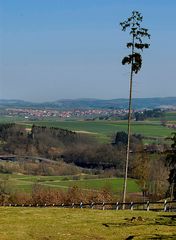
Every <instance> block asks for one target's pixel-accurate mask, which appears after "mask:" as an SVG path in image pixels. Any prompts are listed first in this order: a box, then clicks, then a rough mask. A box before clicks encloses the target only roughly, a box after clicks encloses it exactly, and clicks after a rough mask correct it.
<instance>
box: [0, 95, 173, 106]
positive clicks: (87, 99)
mask: <svg viewBox="0 0 176 240" xmlns="http://www.w3.org/2000/svg"><path fill="white" fill-rule="evenodd" d="M165 98H167V99H168V98H176V96H166V97H134V98H133V100H140V99H165ZM89 100H94V101H96V100H98V101H112V100H127V101H128V100H129V99H128V98H109V99H105V98H104V99H103V98H61V99H55V100H50V101H35V102H34V101H27V100H23V99H5V98H4V99H1V98H0V101H20V102H29V103H34V104H35V103H36V104H41V103H52V102H59V101H89ZM175 105H176V103H175Z"/></svg>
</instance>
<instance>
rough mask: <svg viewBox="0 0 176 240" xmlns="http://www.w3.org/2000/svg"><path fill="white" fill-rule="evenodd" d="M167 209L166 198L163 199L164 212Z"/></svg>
mask: <svg viewBox="0 0 176 240" xmlns="http://www.w3.org/2000/svg"><path fill="white" fill-rule="evenodd" d="M166 211H167V200H164V212H166Z"/></svg>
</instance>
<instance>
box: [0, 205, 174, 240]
mask: <svg viewBox="0 0 176 240" xmlns="http://www.w3.org/2000/svg"><path fill="white" fill-rule="evenodd" d="M139 217H140V218H141V219H142V220H141V221H139V220H136V221H131V220H132V218H136V219H138V218H139ZM175 229H176V216H175V214H173V213H164V212H160V213H156V212H147V211H128V210H125V211H115V210H109V211H106V210H105V211H103V210H88V209H59V208H58V209H57V208H21V207H19V208H12V207H1V208H0V233H1V235H0V239H1V240H24V239H25V240H83V239H84V240H124V239H134V240H147V239H148V240H149V239H150V240H151V239H176V232H175Z"/></svg>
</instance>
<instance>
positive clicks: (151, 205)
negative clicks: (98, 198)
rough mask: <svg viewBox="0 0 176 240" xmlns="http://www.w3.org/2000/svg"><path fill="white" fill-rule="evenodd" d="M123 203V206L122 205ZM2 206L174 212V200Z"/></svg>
mask: <svg viewBox="0 0 176 240" xmlns="http://www.w3.org/2000/svg"><path fill="white" fill-rule="evenodd" d="M124 205H125V206H124ZM1 206H4V207H58V208H80V209H83V208H90V209H100V210H122V209H124V208H125V209H126V210H143V211H164V212H167V211H172V212H176V201H167V200H165V201H163V202H150V201H147V202H128V203H122V202H116V203H110V202H101V203H100V202H99V203H96V202H91V203H83V202H81V203H72V204H64V203H62V204H5V203H4V204H1Z"/></svg>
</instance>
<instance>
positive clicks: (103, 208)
mask: <svg viewBox="0 0 176 240" xmlns="http://www.w3.org/2000/svg"><path fill="white" fill-rule="evenodd" d="M103 210H105V203H104V202H103Z"/></svg>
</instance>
